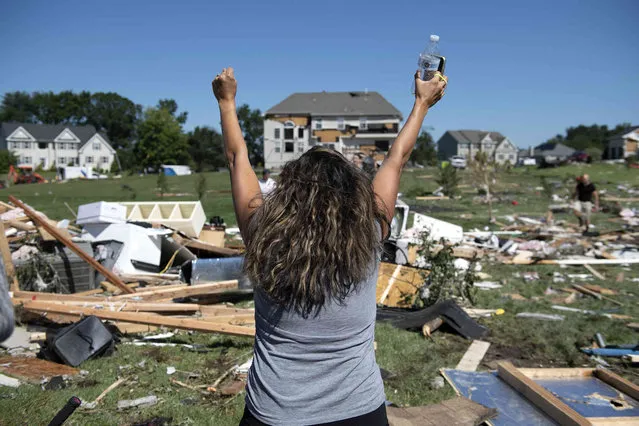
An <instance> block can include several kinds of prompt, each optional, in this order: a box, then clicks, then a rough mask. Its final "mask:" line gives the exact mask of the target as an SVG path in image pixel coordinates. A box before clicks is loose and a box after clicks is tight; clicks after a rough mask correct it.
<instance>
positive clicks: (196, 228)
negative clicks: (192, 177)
mask: <svg viewBox="0 0 639 426" xmlns="http://www.w3.org/2000/svg"><path fill="white" fill-rule="evenodd" d="M120 205H121V206H124V207H125V209H126V219H127V220H129V221H133V222H147V223H154V224H158V225H165V226H167V227H169V228H172V229H177V230H178V231H181V232H183V233H185V234H186V235H188V236H189V237H192V238H197V237H198V236H199V235H200V232H201V231H202V228H203V227H204V223H205V222H206V215H205V213H204V209H203V208H202V203H200V202H199V201H166V202H153V201H152V202H131V203H120Z"/></svg>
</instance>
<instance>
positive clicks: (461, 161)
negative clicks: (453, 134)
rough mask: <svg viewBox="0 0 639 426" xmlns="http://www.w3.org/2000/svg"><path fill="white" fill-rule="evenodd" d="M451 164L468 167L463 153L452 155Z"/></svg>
mask: <svg viewBox="0 0 639 426" xmlns="http://www.w3.org/2000/svg"><path fill="white" fill-rule="evenodd" d="M449 161H450V165H451V166H453V167H454V168H456V169H465V168H466V158H465V157H462V156H461V155H453V156H452V157H450V160H449Z"/></svg>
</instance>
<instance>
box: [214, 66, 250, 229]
mask: <svg viewBox="0 0 639 426" xmlns="http://www.w3.org/2000/svg"><path fill="white" fill-rule="evenodd" d="M212 86H213V93H214V94H215V98H216V99H217V101H218V103H219V105H220V117H221V119H222V135H223V137H224V153H225V155H226V161H227V162H228V165H229V170H230V172H231V191H232V193H233V206H234V207H235V217H236V218H237V225H238V226H239V228H240V232H241V233H242V238H244V240H246V239H247V238H248V237H249V236H248V235H246V229H247V225H248V221H249V218H250V217H251V213H252V211H253V210H254V209H255V208H256V207H258V206H259V204H260V202H261V200H262V193H261V192H260V185H259V182H258V181H257V176H256V175H255V172H254V171H253V168H252V167H251V162H250V161H249V156H248V149H247V148H246V142H245V141H244V136H243V135H242V129H241V128H240V123H239V121H238V119H237V111H236V105H235V94H236V92H237V81H236V80H235V75H234V74H233V68H225V69H223V70H222V72H221V73H220V74H218V75H217V76H216V77H215V79H214V80H213V83H212Z"/></svg>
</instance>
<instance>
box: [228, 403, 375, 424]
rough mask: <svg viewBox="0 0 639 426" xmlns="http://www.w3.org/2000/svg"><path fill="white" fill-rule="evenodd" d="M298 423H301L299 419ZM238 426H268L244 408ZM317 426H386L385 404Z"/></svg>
mask: <svg viewBox="0 0 639 426" xmlns="http://www.w3.org/2000/svg"><path fill="white" fill-rule="evenodd" d="M300 421H303V420H302V419H300ZM240 426H268V425H267V424H266V423H262V422H261V421H259V420H258V419H256V418H255V417H254V416H253V414H251V412H250V411H249V410H248V408H246V407H244V416H242V420H240ZM317 426H388V418H387V417H386V404H382V405H380V406H379V408H378V409H376V410H375V411H371V412H370V413H368V414H364V415H361V416H357V417H351V418H350V419H344V420H338V421H336V422H330V423H322V424H321V425H317Z"/></svg>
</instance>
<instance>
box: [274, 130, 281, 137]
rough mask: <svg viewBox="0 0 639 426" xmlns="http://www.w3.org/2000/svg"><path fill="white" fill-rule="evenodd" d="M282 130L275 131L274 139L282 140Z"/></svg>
mask: <svg viewBox="0 0 639 426" xmlns="http://www.w3.org/2000/svg"><path fill="white" fill-rule="evenodd" d="M280 133H281V132H280V129H275V131H274V132H273V138H274V139H279V138H280Z"/></svg>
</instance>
